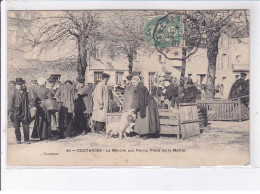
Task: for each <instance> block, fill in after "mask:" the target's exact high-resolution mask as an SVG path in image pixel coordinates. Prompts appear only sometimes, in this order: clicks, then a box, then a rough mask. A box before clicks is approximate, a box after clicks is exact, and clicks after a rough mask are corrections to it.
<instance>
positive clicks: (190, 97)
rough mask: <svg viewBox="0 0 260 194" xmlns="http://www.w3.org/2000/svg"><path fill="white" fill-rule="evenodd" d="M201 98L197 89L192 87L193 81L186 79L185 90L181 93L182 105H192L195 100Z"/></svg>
mask: <svg viewBox="0 0 260 194" xmlns="http://www.w3.org/2000/svg"><path fill="white" fill-rule="evenodd" d="M200 98H201V93H200V91H199V90H198V89H197V87H196V86H194V85H193V81H192V79H191V78H188V79H187V82H186V88H185V89H184V92H183V100H182V102H183V103H194V102H196V99H200Z"/></svg>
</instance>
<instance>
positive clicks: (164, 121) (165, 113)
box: [158, 109, 181, 138]
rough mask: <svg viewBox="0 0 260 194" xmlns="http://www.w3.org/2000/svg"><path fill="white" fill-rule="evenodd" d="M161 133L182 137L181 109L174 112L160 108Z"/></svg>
mask: <svg viewBox="0 0 260 194" xmlns="http://www.w3.org/2000/svg"><path fill="white" fill-rule="evenodd" d="M158 111H159V117H160V134H171V135H177V138H180V135H181V130H180V114H179V111H175V112H172V111H170V110H168V109H159V110H158Z"/></svg>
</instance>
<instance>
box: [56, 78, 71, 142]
mask: <svg viewBox="0 0 260 194" xmlns="http://www.w3.org/2000/svg"><path fill="white" fill-rule="evenodd" d="M55 97H56V99H57V101H58V102H62V104H63V106H62V108H61V109H60V111H59V136H60V138H65V137H72V136H73V131H74V128H73V113H74V108H75V106H74V101H75V99H76V88H75V86H74V85H73V83H72V81H70V80H67V81H65V83H64V84H61V85H60V87H59V88H58V90H57V92H56V95H55Z"/></svg>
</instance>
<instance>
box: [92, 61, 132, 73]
mask: <svg viewBox="0 0 260 194" xmlns="http://www.w3.org/2000/svg"><path fill="white" fill-rule="evenodd" d="M89 69H90V70H108V71H111V70H119V71H127V70H128V62H127V61H118V60H110V61H97V60H95V61H93V62H92V63H91V65H90V67H89Z"/></svg>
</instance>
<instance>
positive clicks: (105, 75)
mask: <svg viewBox="0 0 260 194" xmlns="http://www.w3.org/2000/svg"><path fill="white" fill-rule="evenodd" d="M102 78H110V75H109V74H107V73H102Z"/></svg>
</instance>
